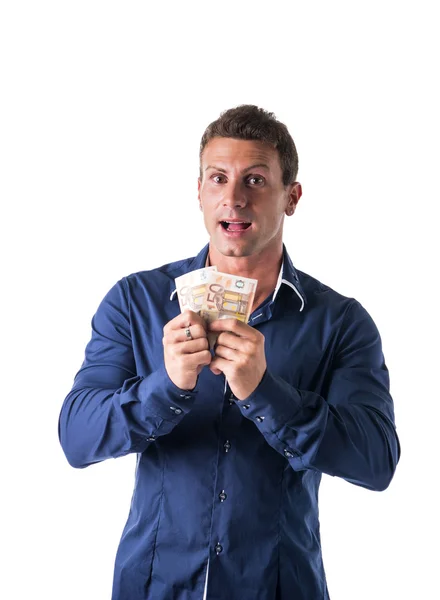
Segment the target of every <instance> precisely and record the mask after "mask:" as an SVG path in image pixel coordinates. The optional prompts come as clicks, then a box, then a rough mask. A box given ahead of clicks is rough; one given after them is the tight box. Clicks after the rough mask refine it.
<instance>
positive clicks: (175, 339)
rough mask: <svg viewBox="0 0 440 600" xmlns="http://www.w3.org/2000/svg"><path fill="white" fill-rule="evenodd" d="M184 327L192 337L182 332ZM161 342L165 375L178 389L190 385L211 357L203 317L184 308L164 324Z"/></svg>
mask: <svg viewBox="0 0 440 600" xmlns="http://www.w3.org/2000/svg"><path fill="white" fill-rule="evenodd" d="M186 328H189V330H190V332H191V336H192V338H193V339H192V340H191V339H189V338H188V337H187V336H186V333H185V329H186ZM162 342H163V346H164V360H165V368H166V370H167V373H168V377H169V378H170V379H171V381H172V382H173V383H174V385H177V387H179V388H180V389H182V390H192V389H194V388H195V387H196V383H197V377H198V375H199V373H200V371H201V370H202V369H203V367H204V366H206V365H209V364H210V362H211V360H212V356H211V352H210V351H209V342H208V336H207V333H206V324H205V321H204V320H203V319H202V317H201V316H200V315H198V314H197V313H195V312H193V311H191V310H185V311H184V312H183V313H182V314H180V315H178V316H177V317H175V318H174V319H172V320H171V321H169V322H168V323H167V324H166V325H165V327H164V328H163V339H162Z"/></svg>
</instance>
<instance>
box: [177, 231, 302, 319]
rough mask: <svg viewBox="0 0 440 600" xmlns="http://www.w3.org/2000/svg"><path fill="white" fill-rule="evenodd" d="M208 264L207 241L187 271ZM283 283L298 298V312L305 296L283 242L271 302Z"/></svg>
mask: <svg viewBox="0 0 440 600" xmlns="http://www.w3.org/2000/svg"><path fill="white" fill-rule="evenodd" d="M207 266H209V243H208V244H206V246H205V247H204V248H203V249H202V250H201V251H200V252H199V254H198V255H197V256H196V257H195V258H193V260H192V261H191V262H190V264H189V268H188V272H190V271H195V270H197V269H202V268H204V267H207ZM283 284H284V286H286V287H287V288H288V289H289V290H290V292H291V293H292V296H293V297H294V298H295V299H296V300H299V301H300V303H301V306H300V309H299V310H300V312H301V311H302V310H303V309H304V306H305V305H306V303H307V297H306V295H305V293H304V290H303V288H302V286H301V283H300V280H299V277H298V274H297V272H296V269H295V267H294V266H293V263H292V260H291V258H290V256H289V254H288V252H287V249H286V246H285V245H284V244H283V262H282V264H281V269H280V272H279V275H278V281H277V284H276V287H275V291H274V293H273V296H272V302H274V301H275V299H276V297H277V295H278V292H279V290H280V288H281V286H282V285H283ZM176 291H177V290H176V289H174V290H173V292H172V294H171V296H170V300H175V299H177V294H176Z"/></svg>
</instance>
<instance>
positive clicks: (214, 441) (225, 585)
mask: <svg viewBox="0 0 440 600" xmlns="http://www.w3.org/2000/svg"><path fill="white" fill-rule="evenodd" d="M297 168H298V157H297V153H296V149H295V145H294V142H293V140H292V138H291V136H290V134H289V132H288V130H287V128H286V127H285V125H283V124H282V123H280V122H278V121H277V120H276V119H275V117H274V115H273V114H272V113H267V112H266V111H264V110H262V109H259V108H257V107H256V106H248V105H245V106H240V107H237V108H235V109H231V110H228V111H226V112H224V113H222V115H221V116H220V118H219V119H217V121H215V122H213V123H211V125H209V126H208V128H207V130H206V131H205V133H204V135H203V137H202V141H201V148H200V178H199V185H198V189H199V202H200V208H201V210H202V211H203V216H204V221H205V226H206V229H207V231H208V234H209V237H210V241H209V244H208V245H207V246H206V247H205V248H204V249H203V250H202V251H201V252H200V254H199V255H198V256H196V257H195V258H190V259H185V260H181V261H178V262H174V263H171V264H168V265H165V266H163V267H161V268H158V269H154V270H152V271H148V272H140V273H135V274H132V275H130V276H128V277H125V278H123V279H122V280H120V281H119V282H118V283H117V284H116V285H115V286H114V287H113V288H112V289H111V290H110V291H109V293H108V294H107V295H106V297H105V298H104V300H103V301H102V303H101V305H100V306H99V308H98V310H97V312H96V314H95V316H94V317H93V320H92V329H93V331H92V338H91V340H90V342H89V344H88V345H87V348H86V356H85V360H84V363H83V365H82V367H81V369H80V371H79V372H78V374H77V375H76V378H75V382H74V385H73V388H72V390H71V392H70V393H69V394H68V396H67V398H66V400H65V402H64V405H63V408H62V410H61V415H60V429H59V432H60V440H61V444H62V446H63V449H64V452H65V454H66V456H67V459H68V460H69V462H70V464H71V465H73V466H74V467H80V468H81V467H86V466H88V465H91V464H93V463H95V462H99V461H102V460H105V459H107V458H110V457H118V456H124V455H126V454H128V453H130V452H135V453H137V470H136V484H135V490H134V495H133V500H132V504H131V509H130V514H129V517H128V521H127V524H126V526H125V528H124V531H123V534H122V539H121V542H120V546H119V549H118V552H117V556H116V565H115V575H114V584H113V596H112V597H113V600H144V599H147V598H148V599H154V600H173V599H175V600H196V599H197V600H198V599H200V600H202V598H206V599H207V600H211V599H212V600H214V599H215V600H226V599H228V600H292V599H293V598H295V600H318V599H325V598H328V597H329V596H328V592H327V586H326V580H325V573H324V568H323V564H322V557H321V546H320V537H319V523H318V504H317V496H318V487H319V484H320V480H321V475H322V473H327V474H330V475H333V476H338V477H342V478H344V479H346V480H347V481H349V482H351V483H354V484H356V485H360V486H363V487H366V488H369V489H372V490H384V489H385V488H386V487H387V486H388V485H389V483H390V481H391V479H392V477H393V474H394V471H395V467H396V464H397V462H398V459H399V456H400V447H399V442H398V438H397V435H396V431H395V425H394V414H393V401H392V399H391V396H390V394H389V378H388V371H387V368H386V366H385V362H384V358H383V354H382V349H381V340H380V336H379V333H378V331H377V328H376V326H375V324H374V322H373V321H372V319H371V317H370V316H369V314H368V313H367V312H366V310H365V309H364V308H363V307H362V305H361V304H360V303H359V302H357V301H356V300H355V299H353V298H347V297H344V296H342V295H341V294H338V293H337V292H335V291H334V290H332V289H331V288H329V287H327V286H325V285H323V284H322V283H320V282H319V281H317V280H316V279H314V278H313V277H311V276H309V275H307V274H305V273H303V272H301V271H298V270H297V269H295V267H294V266H293V264H292V261H291V259H290V257H289V255H288V254H287V250H286V248H285V247H284V245H283V241H282V233H283V222H284V217H285V215H287V216H290V215H292V214H293V213H294V211H295V208H296V206H297V204H298V201H299V199H300V197H301V185H300V184H299V183H298V182H297V181H296V175H297ZM206 265H215V266H217V268H218V270H219V271H221V272H226V273H231V274H235V275H239V276H241V277H251V278H254V279H257V280H258V286H257V292H256V297H255V301H254V305H253V307H252V313H251V316H250V319H249V322H248V323H247V324H245V323H242V322H240V321H238V320H234V319H225V320H218V321H214V322H213V323H212V324H211V325H210V326H209V328H208V327H207V326H206V324H205V323H204V321H203V320H202V318H201V317H200V316H199V315H198V314H196V313H194V312H191V311H186V312H185V313H184V314H179V305H178V301H177V298H176V293H175V292H176V290H175V284H174V279H175V278H176V277H177V276H179V275H182V274H184V273H187V272H189V271H192V270H194V269H199V268H202V267H205V266H206ZM209 331H212V332H215V333H216V334H218V339H217V343H216V346H215V348H214V350H213V351H212V352H211V351H210V350H209V345H208V339H207V334H208V332H209Z"/></svg>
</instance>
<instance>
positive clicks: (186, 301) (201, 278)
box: [175, 266, 258, 350]
mask: <svg viewBox="0 0 440 600" xmlns="http://www.w3.org/2000/svg"><path fill="white" fill-rule="evenodd" d="M175 282H176V290H177V297H178V299H179V305H180V310H181V312H183V311H184V310H186V309H189V310H192V311H194V312H197V313H199V314H200V316H201V317H202V318H203V319H204V320H205V321H206V322H207V323H211V322H212V321H215V320H216V319H238V320H239V321H243V322H244V323H247V321H248V320H249V316H250V314H251V310H252V305H253V302H254V298H255V290H256V288H257V283H258V281H257V280H256V279H250V278H248V277H240V276H238V275H230V274H229V273H220V272H219V271H217V267H215V266H214V267H205V268H203V269H197V270H196V271H190V272H189V273H185V275H181V276H180V277H176V279H175ZM217 337H218V334H216V333H208V341H209V347H210V348H211V350H212V349H213V348H214V345H215V343H216V341H217Z"/></svg>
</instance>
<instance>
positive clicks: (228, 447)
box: [223, 440, 231, 452]
mask: <svg viewBox="0 0 440 600" xmlns="http://www.w3.org/2000/svg"><path fill="white" fill-rule="evenodd" d="M223 448H224V449H225V452H229V450H230V449H231V442H230V441H229V440H226V442H225V443H224V444H223Z"/></svg>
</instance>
